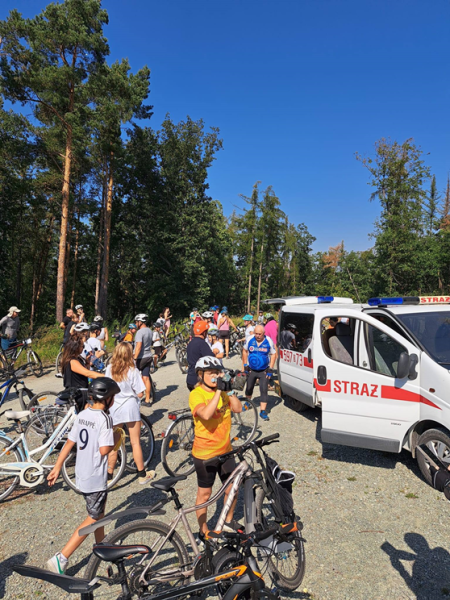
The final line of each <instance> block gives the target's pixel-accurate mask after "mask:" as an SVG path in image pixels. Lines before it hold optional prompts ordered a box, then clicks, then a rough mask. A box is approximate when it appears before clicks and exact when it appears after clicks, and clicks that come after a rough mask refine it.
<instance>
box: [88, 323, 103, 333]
mask: <svg viewBox="0 0 450 600" xmlns="http://www.w3.org/2000/svg"><path fill="white" fill-rule="evenodd" d="M100 330H101V326H100V325H99V324H98V323H91V324H90V325H89V331H100Z"/></svg>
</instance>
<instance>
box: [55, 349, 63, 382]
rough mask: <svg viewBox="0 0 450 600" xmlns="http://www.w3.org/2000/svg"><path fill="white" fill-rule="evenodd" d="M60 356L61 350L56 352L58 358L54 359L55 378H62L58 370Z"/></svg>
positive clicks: (59, 369)
mask: <svg viewBox="0 0 450 600" xmlns="http://www.w3.org/2000/svg"><path fill="white" fill-rule="evenodd" d="M62 355H63V351H62V349H61V350H60V351H59V352H58V356H57V357H56V361H55V375H56V377H62V373H61V368H60V364H61V359H62Z"/></svg>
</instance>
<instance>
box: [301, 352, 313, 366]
mask: <svg viewBox="0 0 450 600" xmlns="http://www.w3.org/2000/svg"><path fill="white" fill-rule="evenodd" d="M303 366H304V367H308V368H309V369H312V368H313V361H312V359H311V362H309V360H308V357H307V356H306V354H305V355H304V356H303Z"/></svg>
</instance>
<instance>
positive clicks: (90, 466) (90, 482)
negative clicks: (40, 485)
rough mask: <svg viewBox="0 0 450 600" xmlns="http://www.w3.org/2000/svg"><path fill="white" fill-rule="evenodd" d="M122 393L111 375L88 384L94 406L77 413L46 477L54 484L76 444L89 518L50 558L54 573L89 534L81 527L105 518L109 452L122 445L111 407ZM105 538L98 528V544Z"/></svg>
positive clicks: (77, 472)
mask: <svg viewBox="0 0 450 600" xmlns="http://www.w3.org/2000/svg"><path fill="white" fill-rule="evenodd" d="M119 393H120V387H119V386H118V385H117V383H116V382H115V381H113V380H112V379H110V378H109V377H99V378H97V379H94V381H93V382H92V383H91V385H90V386H89V398H90V403H91V405H90V406H87V407H86V408H85V409H84V410H83V411H81V412H80V414H79V415H78V416H77V420H76V421H75V423H74V425H73V427H72V429H71V431H70V432H69V434H68V436H67V437H68V440H67V442H66V443H65V444H64V447H63V449H62V450H61V453H60V455H59V457H58V460H57V462H56V464H55V466H54V467H53V469H52V470H51V472H50V474H49V475H48V477H47V480H48V484H49V486H52V485H54V484H55V482H56V480H57V479H58V476H59V473H60V471H61V467H62V465H63V463H64V461H65V460H66V458H67V457H68V456H69V454H70V452H71V451H72V449H73V447H74V445H75V444H76V445H77V457H76V463H75V475H76V484H77V488H78V489H79V490H80V491H81V492H82V494H83V496H84V499H85V501H86V509H87V513H88V517H87V518H86V519H85V520H84V521H83V522H82V523H81V525H79V526H78V527H77V529H76V530H75V532H74V533H73V534H72V537H71V538H70V540H69V541H68V542H67V544H66V545H65V546H64V548H63V549H62V550H61V552H58V553H57V554H55V556H53V557H52V558H51V559H50V560H48V561H47V568H48V569H49V570H50V571H53V572H54V573H60V574H63V573H64V572H65V571H66V569H67V566H68V562H69V558H70V556H71V555H72V554H73V553H74V552H75V550H76V549H77V548H78V546H79V545H80V544H81V543H82V542H83V541H84V540H85V538H86V536H85V535H83V536H80V535H78V530H79V529H81V528H82V527H87V526H88V525H92V523H95V522H96V521H98V520H99V519H102V518H103V517H104V514H105V506H106V498H107V495H108V492H107V490H106V487H107V481H108V454H109V453H110V452H111V451H112V450H113V449H115V444H117V446H118V447H119V446H120V442H121V432H120V430H118V431H117V432H114V431H113V424H112V419H111V417H110V416H109V415H108V409H109V408H110V407H111V406H112V404H113V402H114V395H115V394H119ZM104 537H105V533H104V529H103V527H100V528H99V529H97V530H96V531H95V541H96V543H97V544H99V543H100V542H101V541H103V538H104Z"/></svg>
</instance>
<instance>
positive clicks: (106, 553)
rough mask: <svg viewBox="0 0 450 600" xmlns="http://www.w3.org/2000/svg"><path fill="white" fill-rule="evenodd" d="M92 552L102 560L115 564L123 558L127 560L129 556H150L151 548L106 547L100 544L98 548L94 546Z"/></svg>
mask: <svg viewBox="0 0 450 600" xmlns="http://www.w3.org/2000/svg"><path fill="white" fill-rule="evenodd" d="M92 552H93V553H94V554H95V556H98V557H99V558H100V559H101V560H105V561H106V562H113V563H115V562H117V561H119V560H121V559H122V558H126V557H127V556H134V555H135V554H148V553H149V552H150V548H149V547H148V546H122V545H111V546H106V545H103V544H99V545H98V546H94V547H93V548H92Z"/></svg>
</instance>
